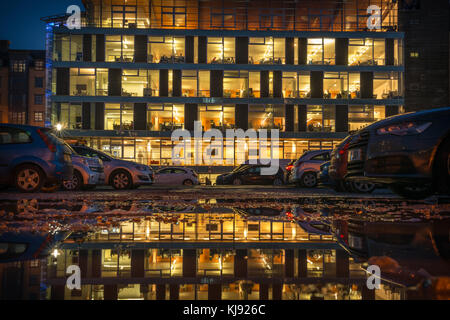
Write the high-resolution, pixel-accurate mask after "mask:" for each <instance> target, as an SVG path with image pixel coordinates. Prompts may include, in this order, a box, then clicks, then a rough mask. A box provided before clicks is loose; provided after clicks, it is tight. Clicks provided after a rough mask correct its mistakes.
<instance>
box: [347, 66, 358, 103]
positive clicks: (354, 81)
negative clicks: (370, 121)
mask: <svg viewBox="0 0 450 320" xmlns="http://www.w3.org/2000/svg"><path fill="white" fill-rule="evenodd" d="M360 88H361V77H360V73H359V72H350V73H349V75H348V92H349V98H350V99H359V98H361V91H360Z"/></svg>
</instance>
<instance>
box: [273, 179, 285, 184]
mask: <svg viewBox="0 0 450 320" xmlns="http://www.w3.org/2000/svg"><path fill="white" fill-rule="evenodd" d="M273 185H274V186H281V185H283V180H281V179H280V178H276V179H275V180H273Z"/></svg>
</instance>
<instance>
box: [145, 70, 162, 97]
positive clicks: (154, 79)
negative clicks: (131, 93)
mask: <svg viewBox="0 0 450 320" xmlns="http://www.w3.org/2000/svg"><path fill="white" fill-rule="evenodd" d="M148 88H149V89H148V90H147V92H145V91H144V96H149V97H158V96H159V70H148Z"/></svg>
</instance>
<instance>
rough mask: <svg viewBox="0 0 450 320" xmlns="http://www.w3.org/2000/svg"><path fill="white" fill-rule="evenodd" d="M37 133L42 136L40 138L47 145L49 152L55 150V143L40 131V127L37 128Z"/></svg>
mask: <svg viewBox="0 0 450 320" xmlns="http://www.w3.org/2000/svg"><path fill="white" fill-rule="evenodd" d="M37 133H38V134H39V136H40V137H41V138H42V140H43V141H44V142H45V144H46V145H47V147H48V149H49V150H50V151H51V152H56V145H55V144H54V143H53V142H52V141H51V140H50V138H49V137H48V136H47V135H46V134H45V132H42V130H41V129H38V130H37Z"/></svg>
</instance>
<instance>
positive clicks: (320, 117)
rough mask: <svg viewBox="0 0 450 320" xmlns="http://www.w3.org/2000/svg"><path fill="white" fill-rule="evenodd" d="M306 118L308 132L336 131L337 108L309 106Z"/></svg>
mask: <svg viewBox="0 0 450 320" xmlns="http://www.w3.org/2000/svg"><path fill="white" fill-rule="evenodd" d="M306 117H307V120H306V121H307V123H306V124H307V125H306V127H307V130H308V132H334V131H335V119H336V116H335V106H308V107H307V115H306Z"/></svg>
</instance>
